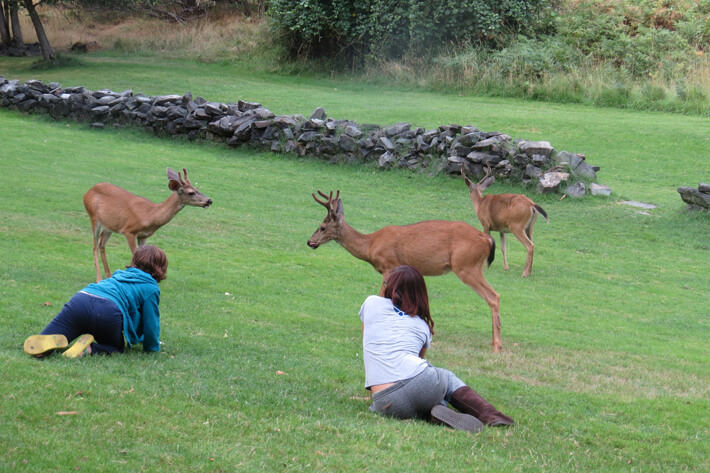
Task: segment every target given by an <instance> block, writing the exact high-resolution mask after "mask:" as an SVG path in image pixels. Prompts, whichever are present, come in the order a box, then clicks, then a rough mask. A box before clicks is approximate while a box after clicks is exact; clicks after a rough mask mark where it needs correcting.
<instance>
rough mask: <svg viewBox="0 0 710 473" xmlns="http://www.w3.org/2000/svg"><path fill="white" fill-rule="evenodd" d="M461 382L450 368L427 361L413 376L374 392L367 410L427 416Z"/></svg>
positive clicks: (408, 416)
mask: <svg viewBox="0 0 710 473" xmlns="http://www.w3.org/2000/svg"><path fill="white" fill-rule="evenodd" d="M463 386H466V383H464V382H463V381H461V380H460V379H459V378H457V377H456V375H455V374H453V373H452V372H451V371H449V370H445V369H442V368H436V367H434V366H431V365H428V366H427V368H426V369H425V370H424V371H422V372H421V373H420V374H418V375H416V376H415V377H413V378H409V379H405V380H403V381H397V382H396V383H394V384H393V385H392V386H390V387H389V388H387V389H383V390H382V391H378V392H376V393H374V394H373V395H372V405H371V406H370V410H372V411H375V412H379V413H380V414H383V415H386V416H392V417H397V418H399V419H411V418H413V417H420V418H424V419H426V418H428V417H429V412H430V411H431V408H432V407H434V406H435V405H437V404H445V401H448V400H449V399H451V394H453V392H454V391H456V390H457V389H459V388H461V387H463Z"/></svg>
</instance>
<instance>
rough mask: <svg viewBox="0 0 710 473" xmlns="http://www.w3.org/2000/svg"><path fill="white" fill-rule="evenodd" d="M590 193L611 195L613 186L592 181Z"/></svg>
mask: <svg viewBox="0 0 710 473" xmlns="http://www.w3.org/2000/svg"><path fill="white" fill-rule="evenodd" d="M589 193H590V194H592V195H611V188H610V187H609V186H603V185H601V184H597V183H595V182H592V183H591V184H589Z"/></svg>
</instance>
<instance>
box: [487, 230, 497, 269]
mask: <svg viewBox="0 0 710 473" xmlns="http://www.w3.org/2000/svg"><path fill="white" fill-rule="evenodd" d="M488 240H489V241H490V242H491V250H490V252H489V253H488V267H489V268H490V267H491V265H492V264H493V260H494V259H495V257H496V241H495V240H494V239H493V237H492V236H490V235H488Z"/></svg>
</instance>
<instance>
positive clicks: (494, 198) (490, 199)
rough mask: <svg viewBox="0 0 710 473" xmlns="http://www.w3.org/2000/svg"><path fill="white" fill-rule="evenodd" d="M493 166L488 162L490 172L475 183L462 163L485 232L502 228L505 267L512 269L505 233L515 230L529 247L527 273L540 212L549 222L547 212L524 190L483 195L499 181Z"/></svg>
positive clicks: (521, 240)
mask: <svg viewBox="0 0 710 473" xmlns="http://www.w3.org/2000/svg"><path fill="white" fill-rule="evenodd" d="M490 173H491V167H490V165H488V171H487V172H486V175H485V176H484V177H483V179H481V181H480V182H479V183H478V184H474V183H473V182H471V180H470V179H469V178H468V177H466V172H465V171H464V166H461V175H462V176H463V178H464V180H465V181H466V185H467V186H468V193H469V195H470V196H471V202H473V208H474V209H475V210H476V216H477V217H478V220H479V221H480V222H481V225H483V232H484V233H486V234H487V235H490V234H491V231H495V232H500V250H501V252H503V267H504V268H505V269H506V270H507V269H508V258H507V256H506V254H505V234H506V233H512V234H513V235H515V237H516V238H517V239H518V240H520V243H522V244H523V245H525V249H526V250H527V251H528V255H527V258H526V260H525V268H524V269H523V277H527V276H530V274H531V273H532V264H533V254H534V252H535V245H534V244H533V241H532V235H533V227H534V226H535V221H536V220H537V215H538V214H540V215H542V216H543V217H545V220H546V221H547V222H549V221H550V220H549V219H548V218H547V213H545V211H544V210H543V209H542V207H540V206H539V205H537V204H536V203H535V202H533V201H532V200H530V199H528V198H527V197H526V196H524V195H521V194H499V195H491V194H489V195H485V196H484V195H483V191H484V190H486V189H487V188H488V186H490V185H491V184H493V182H494V181H495V179H496V178H495V176H491V175H490Z"/></svg>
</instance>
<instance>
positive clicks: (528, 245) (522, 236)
mask: <svg viewBox="0 0 710 473" xmlns="http://www.w3.org/2000/svg"><path fill="white" fill-rule="evenodd" d="M511 230H512V231H513V234H514V235H515V237H516V238H517V239H518V240H520V243H522V244H523V245H525V249H526V250H527V253H528V254H527V256H526V258H525V268H524V269H523V277H524V278H526V277H528V276H530V274H531V273H532V264H533V255H534V253H535V245H534V244H533V242H532V240H531V239H530V238H529V237H528V233H527V228H526V229H525V230H524V229H522V228H516V229H512V228H511Z"/></svg>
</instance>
